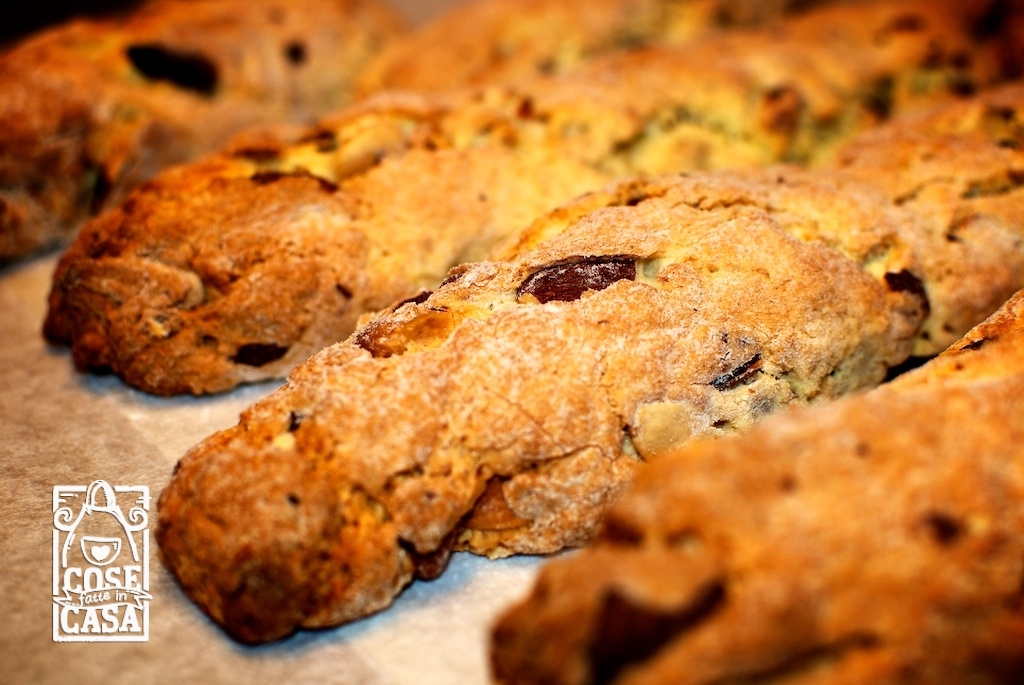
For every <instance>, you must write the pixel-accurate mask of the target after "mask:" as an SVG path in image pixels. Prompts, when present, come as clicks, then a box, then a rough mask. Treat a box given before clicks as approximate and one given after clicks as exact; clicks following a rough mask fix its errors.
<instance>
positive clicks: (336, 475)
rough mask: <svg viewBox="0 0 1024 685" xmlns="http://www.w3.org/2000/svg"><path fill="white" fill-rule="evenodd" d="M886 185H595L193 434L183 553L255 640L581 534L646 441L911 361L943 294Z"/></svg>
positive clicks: (225, 616)
mask: <svg viewBox="0 0 1024 685" xmlns="http://www.w3.org/2000/svg"><path fill="white" fill-rule="evenodd" d="M880 199H881V196H880V195H879V194H877V193H876V192H875V191H873V190H872V189H871V188H870V187H867V188H865V189H863V190H860V191H858V190H857V189H856V188H855V187H853V186H844V187H843V188H842V192H839V191H838V189H837V188H836V187H835V186H834V185H832V184H830V183H829V182H828V181H827V180H820V179H819V178H818V175H817V174H815V173H811V172H803V171H799V170H783V169H776V170H772V171H771V172H762V175H761V176H760V177H757V178H755V174H754V173H753V172H750V173H749V174H747V175H717V176H699V177H692V178H689V177H667V178H664V179H660V180H652V181H648V182H643V181H633V182H625V183H623V184H620V185H617V186H613V187H612V188H610V189H609V190H607V191H604V192H601V193H596V194H593V195H589V196H586V197H584V198H582V199H581V200H580V201H579V203H578V205H569V206H568V207H567V208H565V209H563V210H561V211H559V212H556V213H554V214H553V215H551V216H550V217H549V221H551V222H553V223H554V224H557V225H559V226H561V230H559V231H558V232H557V235H551V236H550V237H548V239H547V240H546V241H544V242H543V243H542V244H541V245H539V246H537V247H536V248H534V249H532V250H528V251H526V253H525V254H523V255H522V256H521V257H519V258H518V259H515V260H511V261H507V262H481V263H477V264H473V265H465V266H462V267H460V268H459V269H457V270H455V271H453V273H452V275H451V276H450V277H449V279H448V281H447V282H446V284H445V285H443V286H442V287H441V288H440V289H439V290H437V291H436V292H435V293H433V294H432V295H429V296H425V297H422V298H417V299H415V300H414V301H411V302H407V303H404V304H401V305H399V306H396V307H395V308H393V309H392V310H391V311H389V312H386V313H382V314H380V315H378V316H377V317H374V318H372V319H371V320H369V321H368V322H367V323H366V324H365V325H364V326H363V327H361V328H360V329H359V330H358V331H357V332H356V333H355V334H354V335H353V336H352V337H351V338H350V339H348V340H347V341H345V342H342V343H338V344H336V345H333V346H331V347H329V348H327V349H326V350H324V351H322V352H320V353H319V354H317V355H315V356H314V357H313V358H312V359H310V360H309V361H308V362H306V363H305V364H302V365H300V366H299V367H298V368H297V369H295V370H294V371H293V372H292V374H291V376H290V378H289V380H288V382H287V384H286V385H285V386H284V387H283V388H281V389H280V390H278V391H277V392H275V393H273V394H272V395H270V396H269V397H268V398H267V399H265V400H263V401H261V402H259V403H257V404H256V405H254V406H253V407H251V408H249V409H248V410H246V412H245V413H244V414H243V416H242V419H241V422H240V424H239V425H238V426H237V427H235V428H232V429H230V430H227V431H225V432H222V433H220V434H218V435H216V436H213V437H211V438H210V439H208V440H207V441H205V442H203V443H201V444H200V445H198V446H197V447H196V448H194V449H193V450H191V451H190V452H189V454H187V455H186V456H185V457H184V458H183V459H182V460H181V462H180V464H179V465H178V467H177V469H176V472H175V475H174V477H173V479H172V481H171V483H170V485H169V486H168V488H167V489H166V490H165V491H164V493H163V494H162V496H161V499H160V506H159V511H160V514H159V516H160V518H159V521H160V523H159V529H158V533H157V537H158V540H159V542H160V546H161V550H162V553H163V555H164V558H165V560H166V561H167V563H168V566H169V568H170V569H171V570H172V571H173V573H174V574H175V575H176V576H177V578H178V579H179V581H180V583H181V585H182V587H183V588H184V589H185V591H186V592H187V593H188V594H189V596H190V597H191V598H192V599H194V600H195V601H196V602H197V603H198V604H199V606H200V607H202V608H203V610H204V611H206V612H207V613H208V614H209V615H210V616H211V617H212V618H213V619H214V620H215V621H216V622H217V623H219V624H221V625H222V626H223V627H224V628H225V629H226V630H227V631H228V632H229V633H230V634H231V635H232V636H234V637H235V638H237V639H239V640H242V641H245V642H261V641H265V640H270V639H274V638H278V637H281V636H284V635H287V634H289V633H291V632H292V631H294V630H295V629H296V628H300V627H306V628H311V627H320V626H329V625H334V624H337V623H341V622H344V621H349V620H353V619H356V618H359V617H361V616H365V615H367V614H369V613H371V612H374V611H377V610H380V609H382V608H384V607H385V606H387V605H388V604H389V603H390V602H391V601H392V599H393V597H394V596H395V595H396V594H397V593H398V592H399V591H400V590H401V589H402V588H403V587H404V586H405V585H406V584H407V583H409V582H410V581H411V580H412V578H413V577H414V576H419V577H427V578H429V577H433V576H434V575H436V574H438V573H440V572H441V570H443V568H444V564H445V562H446V560H447V558H448V555H449V554H450V553H451V552H452V551H453V550H456V551H457V550H469V551H472V552H475V553H478V554H485V555H488V556H491V557H502V556H506V555H510V554H517V553H547V552H553V551H556V550H558V549H561V548H563V547H565V546H572V545H580V544H582V543H584V542H585V541H587V539H588V538H589V537H590V536H591V535H592V533H593V531H594V530H595V528H596V526H597V525H598V523H599V521H600V520H601V517H602V515H603V513H604V510H605V508H606V507H607V506H608V504H609V503H610V502H611V501H612V500H613V499H614V498H615V497H616V496H617V495H618V493H619V492H620V490H621V489H622V488H624V487H625V486H626V485H627V484H628V483H629V482H630V481H631V480H632V478H633V477H634V475H635V473H636V472H637V470H638V469H639V468H640V467H641V464H642V462H643V461H646V460H649V459H652V458H654V457H655V456H656V455H657V454H659V453H660V452H662V451H664V450H666V449H668V448H670V447H671V446H672V445H674V444H676V443H679V442H685V441H687V440H689V439H691V438H693V437H695V436H700V435H717V434H723V433H728V432H733V431H739V430H745V429H747V428H749V427H750V426H751V425H752V424H753V423H754V422H755V421H756V420H757V419H759V418H760V417H761V416H763V415H766V414H769V413H771V412H773V411H776V410H777V409H779V408H780V407H783V406H787V405H790V404H794V403H795V404H804V403H808V402H812V401H817V400H823V399H828V398H834V397H837V396H841V395H844V394H847V393H850V392H853V391H856V390H860V389H863V388H866V387H870V386H873V385H876V384H878V383H879V382H880V381H881V380H882V379H883V378H884V377H885V375H886V373H887V371H888V369H889V368H890V367H891V366H893V365H895V364H898V363H900V362H901V361H903V360H904V359H905V358H906V357H907V355H908V354H909V353H910V349H911V347H912V344H913V339H914V336H915V333H916V331H917V329H918V326H919V325H920V323H921V321H922V320H923V318H924V316H925V313H926V307H927V303H926V302H925V300H924V298H923V295H922V291H921V287H920V283H919V282H917V280H916V278H915V277H914V276H913V273H914V272H915V271H916V257H915V255H914V254H913V252H912V251H910V250H909V249H908V246H907V245H906V244H904V242H903V241H902V238H901V237H900V226H901V222H902V217H901V216H900V214H899V212H898V211H896V210H893V209H890V208H889V207H888V206H887V205H886V203H885V202H884V201H880ZM567 215H571V216H572V217H573V219H572V220H571V221H569V222H565V217H566V216H567Z"/></svg>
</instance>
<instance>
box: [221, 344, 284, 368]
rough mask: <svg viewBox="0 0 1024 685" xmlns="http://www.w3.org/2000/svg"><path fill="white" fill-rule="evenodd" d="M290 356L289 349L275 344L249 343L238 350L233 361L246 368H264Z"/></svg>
mask: <svg viewBox="0 0 1024 685" xmlns="http://www.w3.org/2000/svg"><path fill="white" fill-rule="evenodd" d="M286 354H288V348H287V347H283V346H281V345H275V344H274V343H247V344H245V345H242V346H241V347H239V348H238V351H237V352H235V356H233V357H232V358H231V361H233V362H235V363H236V364H245V365H246V366H263V365H264V364H269V363H270V362H276V361H277V360H278V359H280V358H281V357H283V356H285V355H286Z"/></svg>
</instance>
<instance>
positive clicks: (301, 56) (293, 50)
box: [284, 40, 308, 67]
mask: <svg viewBox="0 0 1024 685" xmlns="http://www.w3.org/2000/svg"><path fill="white" fill-rule="evenodd" d="M284 57H285V59H287V60H288V62H289V63H290V64H292V65H294V66H296V67H298V66H301V65H303V64H305V63H306V59H307V57H308V55H307V54H306V44H305V43H303V42H301V41H298V40H294V41H292V42H291V43H288V45H286V46H284Z"/></svg>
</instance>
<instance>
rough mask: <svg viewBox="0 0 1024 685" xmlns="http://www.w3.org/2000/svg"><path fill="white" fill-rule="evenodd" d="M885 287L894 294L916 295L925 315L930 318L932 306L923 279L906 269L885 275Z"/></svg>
mask: <svg viewBox="0 0 1024 685" xmlns="http://www.w3.org/2000/svg"><path fill="white" fill-rule="evenodd" d="M885 285H886V286H888V288H889V290H891V291H893V292H894V293H904V292H907V293H910V294H911V295H916V296H917V297H918V298H919V299H920V300H921V304H922V307H923V308H924V315H925V316H928V313H929V312H930V311H931V304H930V303H929V302H928V293H927V292H926V291H925V289H924V284H923V283H922V282H921V279H919V278H918V277H917V276H915V275H914V274H912V273H910V272H909V271H907V270H906V269H904V270H902V271H896V272H890V273H887V274H886V275H885Z"/></svg>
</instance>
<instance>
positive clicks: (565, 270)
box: [516, 256, 636, 303]
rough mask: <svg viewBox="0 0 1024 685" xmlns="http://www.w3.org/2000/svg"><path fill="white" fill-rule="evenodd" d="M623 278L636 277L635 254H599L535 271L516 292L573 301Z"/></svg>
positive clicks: (541, 298)
mask: <svg viewBox="0 0 1024 685" xmlns="http://www.w3.org/2000/svg"><path fill="white" fill-rule="evenodd" d="M622 280H630V281H632V280H636V260H635V259H634V258H633V257H625V256H615V257H596V258H592V259H586V260H583V261H579V262H572V263H569V264H555V265H553V266H546V267H544V268H542V269H540V270H539V271H535V272H533V273H532V274H530V275H529V276H528V277H527V278H526V280H524V281H523V283H522V285H520V286H519V289H518V290H517V291H516V295H517V296H518V297H522V296H523V295H526V294H529V295H533V296H534V297H536V298H537V299H538V300H539V301H540V302H541V303H544V302H553V301H558V302H571V301H573V300H578V299H580V297H581V296H582V295H583V293H585V292H586V291H588V290H604V289H605V288H607V287H608V286H610V285H611V284H612V283H615V282H617V281H622Z"/></svg>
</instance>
